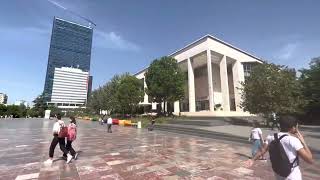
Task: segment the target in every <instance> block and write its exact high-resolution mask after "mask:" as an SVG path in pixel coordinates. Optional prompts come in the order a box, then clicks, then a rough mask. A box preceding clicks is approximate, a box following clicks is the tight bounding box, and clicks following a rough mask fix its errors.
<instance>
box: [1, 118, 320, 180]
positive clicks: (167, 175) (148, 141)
mask: <svg viewBox="0 0 320 180" xmlns="http://www.w3.org/2000/svg"><path fill="white" fill-rule="evenodd" d="M7 123H11V122H7ZM23 123H24V124H25V126H23V127H18V129H17V131H18V132H19V133H18V134H17V133H16V130H13V129H10V128H9V129H1V132H0V135H1V138H2V139H10V141H8V140H3V141H0V179H1V180H2V179H3V180H7V179H15V178H16V177H17V176H21V175H27V174H33V173H38V179H44V180H48V179H65V180H68V179H81V180H84V179H88V180H89V179H90V180H92V179H133V180H143V179H148V180H149V179H168V180H169V179H188V180H189V179H192V180H198V179H217V180H221V179H274V177H273V172H272V170H271V167H270V163H269V162H265V161H258V162H257V163H256V164H255V165H254V166H253V167H252V168H251V169H247V168H244V167H243V162H244V160H246V159H247V158H246V156H247V155H249V153H250V149H249V147H246V146H240V145H236V144H232V143H230V142H228V143H225V142H223V141H219V140H215V139H208V138H201V137H195V136H188V135H180V134H174V133H167V132H161V131H153V132H148V131H146V130H139V129H135V128H130V127H118V126H114V127H113V133H111V134H110V133H109V134H108V133H106V127H105V126H100V125H98V123H94V122H83V121H79V129H78V132H79V134H78V139H77V140H76V141H75V142H74V148H75V149H76V150H77V151H79V157H78V160H73V161H72V162H71V163H70V164H66V163H65V161H64V160H62V159H61V158H60V157H61V155H62V153H61V152H60V149H59V147H57V148H56V150H55V161H54V163H53V164H52V165H51V166H45V165H44V164H43V161H45V160H46V159H47V158H48V147H49V145H50V141H51V138H52V136H51V128H52V124H53V121H48V120H45V121H43V120H29V121H28V122H23ZM20 126H21V125H20ZM40 142H42V143H40ZM302 167H304V168H303V169H302V171H303V174H304V179H307V180H308V179H320V175H319V171H317V170H318V169H317V167H318V166H305V164H304V163H302Z"/></svg>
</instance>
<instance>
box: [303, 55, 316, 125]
mask: <svg viewBox="0 0 320 180" xmlns="http://www.w3.org/2000/svg"><path fill="white" fill-rule="evenodd" d="M300 72H301V76H300V78H299V81H300V82H301V84H302V93H303V95H304V98H305V100H306V106H305V114H306V115H307V116H308V118H311V119H316V118H319V117H320V57H318V58H313V59H312V60H311V62H310V68H309V69H302V70H300Z"/></svg>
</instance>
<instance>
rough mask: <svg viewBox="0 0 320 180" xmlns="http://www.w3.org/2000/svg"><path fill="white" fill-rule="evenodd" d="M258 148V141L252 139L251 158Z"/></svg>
mask: <svg viewBox="0 0 320 180" xmlns="http://www.w3.org/2000/svg"><path fill="white" fill-rule="evenodd" d="M260 148H261V141H260V139H254V140H253V142H252V148H251V154H252V157H254V156H255V155H256V154H257V152H258V151H259V149H260Z"/></svg>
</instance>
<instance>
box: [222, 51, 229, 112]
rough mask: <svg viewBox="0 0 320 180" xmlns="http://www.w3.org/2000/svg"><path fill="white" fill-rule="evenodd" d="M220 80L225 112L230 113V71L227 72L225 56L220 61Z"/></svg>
mask: <svg viewBox="0 0 320 180" xmlns="http://www.w3.org/2000/svg"><path fill="white" fill-rule="evenodd" d="M220 79H221V93H222V107H223V111H230V101H229V84H228V70H227V58H226V56H223V57H222V59H221V61H220Z"/></svg>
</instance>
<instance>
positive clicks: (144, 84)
mask: <svg viewBox="0 0 320 180" xmlns="http://www.w3.org/2000/svg"><path fill="white" fill-rule="evenodd" d="M146 88H147V83H146V78H145V77H144V78H143V92H144V97H143V102H144V103H148V95H147V93H146V92H145V89H146Z"/></svg>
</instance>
